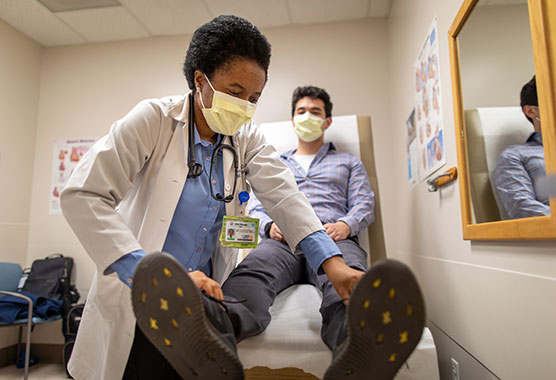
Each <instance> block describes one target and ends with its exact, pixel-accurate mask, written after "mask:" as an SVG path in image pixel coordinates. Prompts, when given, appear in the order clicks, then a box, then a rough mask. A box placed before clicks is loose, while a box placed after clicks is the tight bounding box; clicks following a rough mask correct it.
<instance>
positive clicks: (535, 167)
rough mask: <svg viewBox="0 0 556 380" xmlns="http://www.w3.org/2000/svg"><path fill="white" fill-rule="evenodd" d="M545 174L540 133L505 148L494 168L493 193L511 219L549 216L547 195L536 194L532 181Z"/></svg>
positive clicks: (534, 181)
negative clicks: (494, 192)
mask: <svg viewBox="0 0 556 380" xmlns="http://www.w3.org/2000/svg"><path fill="white" fill-rule="evenodd" d="M545 174H546V168H545V163H544V148H543V143H542V134H541V132H533V133H532V134H531V135H530V136H529V138H528V139H527V141H526V142H525V143H524V144H518V145H512V146H510V147H508V148H506V149H505V150H504V151H503V152H502V153H501V154H500V157H499V158H498V165H497V166H496V170H495V171H494V183H495V185H496V192H497V193H498V197H499V198H500V200H501V201H502V204H503V205H504V208H505V209H506V213H507V214H508V216H509V217H510V218H512V219H514V218H527V217H533V216H541V215H550V204H549V202H548V198H542V197H540V196H538V195H537V192H536V190H535V183H536V181H537V180H538V179H539V178H540V177H543V176H544V175H545Z"/></svg>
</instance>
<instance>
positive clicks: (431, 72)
mask: <svg viewBox="0 0 556 380" xmlns="http://www.w3.org/2000/svg"><path fill="white" fill-rule="evenodd" d="M438 51H439V48H438V33H437V22H436V17H435V18H434V19H433V22H432V24H431V27H430V29H429V32H428V33H427V36H426V38H425V42H424V43H423V46H422V48H421V51H420V52H419V55H418V56H417V59H416V60H415V64H414V73H415V109H414V110H413V112H412V114H411V115H412V116H410V118H411V117H412V120H413V123H414V126H415V140H414V142H413V145H411V146H410V145H409V140H408V155H409V159H408V161H409V160H411V163H412V164H415V167H413V166H412V167H411V176H410V177H409V183H410V184H411V185H414V184H416V183H418V182H421V181H423V180H424V179H425V178H427V177H428V176H429V175H431V174H432V173H434V172H435V171H436V170H438V169H439V168H441V167H442V166H444V165H445V164H446V156H445V153H444V125H443V121H442V97H441V92H440V89H441V86H440V74H439V71H438V69H439V64H438V63H439V60H438ZM408 122H409V119H408ZM406 124H407V123H406ZM408 136H409V135H408ZM408 167H409V164H408Z"/></svg>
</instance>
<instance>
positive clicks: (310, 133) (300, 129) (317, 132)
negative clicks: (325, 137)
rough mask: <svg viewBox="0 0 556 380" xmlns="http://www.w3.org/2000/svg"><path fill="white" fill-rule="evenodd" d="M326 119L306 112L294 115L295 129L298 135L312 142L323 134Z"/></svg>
mask: <svg viewBox="0 0 556 380" xmlns="http://www.w3.org/2000/svg"><path fill="white" fill-rule="evenodd" d="M324 121H325V120H324V119H321V118H320V117H317V116H314V115H311V114H310V113H309V112H305V113H304V114H301V115H295V116H294V117H293V124H294V130H295V133H296V134H297V136H298V137H299V138H300V139H301V140H303V141H305V142H312V141H315V140H316V139H318V138H319V137H321V136H322V133H323V130H322V125H323V124H324Z"/></svg>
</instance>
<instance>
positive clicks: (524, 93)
mask: <svg viewBox="0 0 556 380" xmlns="http://www.w3.org/2000/svg"><path fill="white" fill-rule="evenodd" d="M519 97H520V101H519V104H520V106H521V109H523V107H525V106H536V107H538V106H539V98H538V95H537V80H536V75H533V79H531V80H530V81H529V82H527V83H525V85H524V86H523V87H522V88H521V93H520V94H519ZM525 117H526V118H527V120H529V121H530V122H531V123H533V119H531V118H530V117H529V116H527V115H525Z"/></svg>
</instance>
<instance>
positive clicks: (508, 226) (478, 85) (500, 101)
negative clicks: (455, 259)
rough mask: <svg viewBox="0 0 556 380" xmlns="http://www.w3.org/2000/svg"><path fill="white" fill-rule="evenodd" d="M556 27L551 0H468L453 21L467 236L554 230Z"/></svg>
mask: <svg viewBox="0 0 556 380" xmlns="http://www.w3.org/2000/svg"><path fill="white" fill-rule="evenodd" d="M555 26H556V6H555V4H554V1H551V0H529V1H527V0H465V1H464V3H463V5H462V7H461V9H460V11H459V12H458V15H457V16H456V19H455V20H454V23H453V25H452V27H451V29H450V33H449V34H450V59H451V67H452V88H453V98H454V113H455V122H456V131H457V133H456V136H457V140H458V141H457V145H458V166H459V171H460V173H461V176H460V193H461V205H462V218H463V236H464V239H473V240H475V239H481V240H494V239H496V240H498V239H504V240H505V239H554V238H556V199H552V200H549V199H548V198H547V197H546V196H545V195H544V194H541V193H540V192H538V191H537V190H538V188H537V187H536V183H537V180H538V178H540V177H542V176H544V175H545V173H546V172H548V173H554V172H555V171H556V164H555V160H556V144H555V136H556V124H555V122H554V121H555V117H556V115H555V108H554V104H555V103H554V100H555V98H554V89H555V88H556V87H555V86H554V83H555V82H554V80H555V78H554V75H555V73H556V72H555V70H554V68H555V63H556V62H555V60H554V55H553V53H556V50H555V47H554V46H551V45H550V44H554V43H555V42H554V41H553V39H551V38H550V35H551V34H550V33H551V31H552V33H554V32H553V31H554V27H555ZM551 52H552V53H551ZM534 76H535V79H534V80H532V79H533V77H534ZM533 84H536V85H537V86H536V89H535V87H533ZM522 105H524V107H522ZM541 121H542V122H541Z"/></svg>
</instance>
